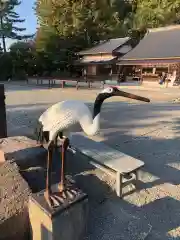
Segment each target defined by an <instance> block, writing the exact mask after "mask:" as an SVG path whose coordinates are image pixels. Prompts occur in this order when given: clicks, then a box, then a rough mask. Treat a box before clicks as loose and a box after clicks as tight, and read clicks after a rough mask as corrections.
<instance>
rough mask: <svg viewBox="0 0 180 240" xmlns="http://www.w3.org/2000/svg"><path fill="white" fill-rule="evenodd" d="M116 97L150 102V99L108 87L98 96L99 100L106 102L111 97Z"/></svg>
mask: <svg viewBox="0 0 180 240" xmlns="http://www.w3.org/2000/svg"><path fill="white" fill-rule="evenodd" d="M115 96H120V97H127V98H131V99H135V100H139V101H143V102H150V100H149V99H148V98H145V97H141V96H138V95H135V94H132V93H127V92H123V91H121V90H119V89H118V88H117V87H108V88H105V89H103V91H102V92H101V93H100V94H99V95H98V98H99V100H101V101H104V100H105V99H107V98H110V97H115Z"/></svg>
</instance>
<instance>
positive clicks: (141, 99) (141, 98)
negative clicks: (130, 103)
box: [116, 90, 150, 102]
mask: <svg viewBox="0 0 180 240" xmlns="http://www.w3.org/2000/svg"><path fill="white" fill-rule="evenodd" d="M116 96H121V97H127V98H131V99H136V100H139V101H142V102H150V99H148V98H145V97H141V96H138V95H135V94H132V93H127V92H123V91H121V90H118V92H117V95H116Z"/></svg>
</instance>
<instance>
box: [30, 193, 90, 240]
mask: <svg viewBox="0 0 180 240" xmlns="http://www.w3.org/2000/svg"><path fill="white" fill-rule="evenodd" d="M29 218H30V222H31V228H32V239H33V240H82V239H83V238H84V236H85V231H86V225H87V218H88V198H87V195H86V194H84V193H82V192H81V193H80V194H79V195H78V197H77V198H75V199H74V200H73V201H72V202H70V203H68V204H67V203H66V202H65V203H64V204H62V205H61V206H60V207H58V208H57V209H56V208H55V209H53V208H50V207H49V206H48V205H47V202H46V200H45V199H44V192H41V193H39V194H35V195H32V196H31V197H30V200H29Z"/></svg>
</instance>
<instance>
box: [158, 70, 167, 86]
mask: <svg viewBox="0 0 180 240" xmlns="http://www.w3.org/2000/svg"><path fill="white" fill-rule="evenodd" d="M166 78H167V74H166V73H165V72H162V74H161V76H160V81H159V84H160V85H162V84H165V82H166Z"/></svg>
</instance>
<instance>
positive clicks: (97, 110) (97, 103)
mask: <svg viewBox="0 0 180 240" xmlns="http://www.w3.org/2000/svg"><path fill="white" fill-rule="evenodd" d="M104 100H105V98H103V97H101V95H100V94H99V95H98V96H97V98H96V100H95V102H94V109H93V120H95V118H96V116H98V115H100V112H101V106H102V104H103V102H104Z"/></svg>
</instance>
